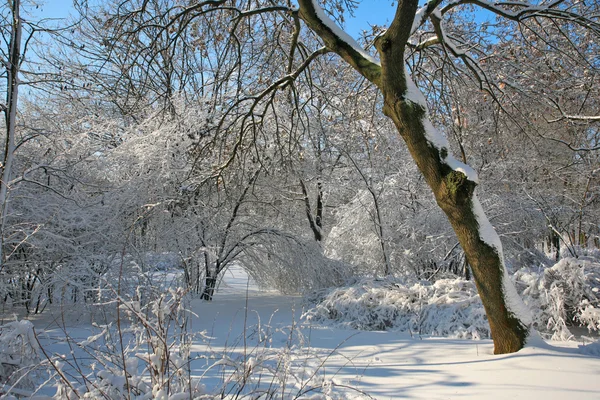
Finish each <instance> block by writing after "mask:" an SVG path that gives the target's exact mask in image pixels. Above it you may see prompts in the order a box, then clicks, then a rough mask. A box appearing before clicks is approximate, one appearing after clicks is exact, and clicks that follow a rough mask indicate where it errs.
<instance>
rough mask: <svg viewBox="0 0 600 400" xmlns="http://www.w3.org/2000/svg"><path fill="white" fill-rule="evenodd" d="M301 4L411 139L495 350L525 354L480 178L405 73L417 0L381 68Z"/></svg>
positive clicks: (515, 301) (390, 38)
mask: <svg viewBox="0 0 600 400" xmlns="http://www.w3.org/2000/svg"><path fill="white" fill-rule="evenodd" d="M298 2H299V4H300V16H301V18H302V19H303V20H304V21H305V22H306V23H307V24H308V26H309V27H310V28H311V29H312V30H313V31H314V32H315V33H317V34H318V35H319V36H320V37H321V38H322V39H323V40H324V41H325V43H326V44H327V47H328V48H329V49H331V50H332V51H335V52H336V53H337V54H339V55H340V56H341V57H342V58H343V59H344V60H346V61H347V62H348V63H349V64H350V65H352V66H353V67H354V68H355V69H356V70H357V71H358V72H360V73H361V74H362V75H363V76H364V77H365V78H367V79H368V80H370V81H371V82H373V83H374V84H375V85H377V86H378V88H379V89H380V90H381V92H382V94H383V99H384V108H383V112H384V113H385V115H386V116H388V117H389V118H391V119H392V121H393V122H394V124H395V126H396V129H397V130H398V133H399V134H400V136H401V137H402V139H404V141H405V142H406V145H407V147H408V150H409V151H410V154H411V155H412V157H413V159H414V160H415V162H416V164H417V166H418V168H419V170H420V171H421V173H422V174H423V176H424V177H425V179H426V181H427V183H428V184H429V186H430V187H431V189H432V191H433V194H434V196H435V199H436V201H437V203H438V205H439V206H440V208H441V209H442V210H443V211H444V212H445V214H446V216H447V217H448V220H449V221H450V223H451V224H452V227H453V228H454V231H455V232H456V235H457V236H458V240H459V242H460V244H461V246H462V248H463V250H464V252H465V255H466V257H467V261H468V263H469V265H470V266H471V270H472V272H473V277H474V279H475V283H476V285H477V290H478V292H479V295H480V297H481V301H482V303H483V305H484V307H485V310H486V314H487V316H488V320H489V324H490V330H491V333H492V338H493V340H494V353H496V354H502V353H511V352H515V351H517V350H519V349H521V348H522V347H523V345H524V344H525V340H526V339H527V335H528V331H529V325H530V324H531V320H530V317H529V315H528V312H527V310H526V309H525V307H524V305H523V304H522V301H521V299H520V298H519V297H518V295H517V293H516V290H515V288H514V286H513V285H512V283H511V282H510V280H509V279H508V275H507V274H506V270H505V268H504V261H503V255H502V246H501V244H500V240H499V238H498V235H497V234H496V232H495V231H494V229H493V228H492V226H491V225H490V223H489V221H488V220H487V217H486V216H485V214H484V213H483V210H482V209H481V205H480V204H479V201H478V200H477V197H476V196H475V187H476V186H477V177H476V174H475V172H474V171H473V170H472V169H471V168H470V167H469V166H467V165H464V164H462V163H460V162H458V161H457V160H456V159H454V158H453V157H452V156H451V155H450V154H449V148H448V144H447V143H446V142H445V139H444V138H443V137H441V136H440V135H438V133H437V132H436V131H435V128H434V127H433V125H432V124H431V122H430V120H429V117H428V115H427V111H426V107H427V103H426V101H425V99H424V98H423V96H422V94H421V93H420V92H419V90H418V89H417V88H416V86H414V83H413V82H412V80H411V79H410V77H409V76H407V72H406V70H405V59H404V50H405V47H406V44H407V43H408V39H409V37H410V35H411V33H412V29H413V25H414V20H415V15H416V11H417V6H418V0H399V1H398V6H397V9H396V15H395V16H394V20H393V21H392V23H391V24H390V26H389V28H388V29H387V30H386V31H385V33H384V34H382V35H381V36H379V37H378V38H377V39H376V41H375V47H376V48H377V51H378V52H379V57H380V60H381V62H380V63H378V62H377V61H375V60H373V59H372V58H371V57H370V56H369V55H367V54H366V53H365V52H364V51H363V50H361V49H360V48H359V47H357V46H355V45H354V44H352V43H351V41H352V39H349V38H348V37H347V35H345V34H343V33H341V32H340V31H339V29H338V28H337V27H335V26H334V25H335V24H334V23H333V22H332V21H331V20H330V19H329V18H328V17H327V16H326V15H325V14H324V13H323V11H322V10H321V9H320V7H319V6H318V5H317V4H316V1H315V0H299V1H298ZM438 5H439V1H438V2H435V1H434V2H429V3H428V6H427V7H426V8H427V9H426V10H425V11H424V12H425V13H427V12H433V9H434V8H435V7H437V6H438ZM430 6H431V7H433V8H432V9H431V10H430V9H429V7H430ZM440 40H443V38H442V39H440Z"/></svg>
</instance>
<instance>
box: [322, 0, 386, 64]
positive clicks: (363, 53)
mask: <svg viewBox="0 0 600 400" xmlns="http://www.w3.org/2000/svg"><path fill="white" fill-rule="evenodd" d="M312 5H313V7H314V9H315V13H316V14H317V18H319V20H320V21H321V22H322V23H323V24H324V25H325V26H327V28H329V29H330V30H331V32H333V34H334V35H335V36H337V37H338V38H339V39H340V40H342V41H343V42H344V43H346V44H347V45H349V46H350V47H352V48H353V49H354V51H356V52H357V53H359V54H360V55H361V56H363V57H364V58H365V59H367V60H368V61H370V62H372V63H373V64H377V65H381V64H380V62H379V60H377V59H376V58H375V57H373V56H371V55H370V54H369V53H367V52H366V51H365V49H363V48H362V46H361V45H359V44H358V43H356V40H354V39H353V38H352V37H351V36H350V35H348V34H347V33H346V32H344V31H343V30H342V29H341V28H340V27H339V26H337V24H336V23H335V22H333V21H332V20H331V18H329V17H328V16H327V15H325V12H324V11H323V9H322V8H321V6H320V5H319V3H318V2H317V1H316V0H312Z"/></svg>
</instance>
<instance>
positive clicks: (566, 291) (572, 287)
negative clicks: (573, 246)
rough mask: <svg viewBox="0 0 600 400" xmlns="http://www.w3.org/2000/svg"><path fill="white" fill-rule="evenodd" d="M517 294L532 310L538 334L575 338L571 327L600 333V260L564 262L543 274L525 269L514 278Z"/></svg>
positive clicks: (594, 258) (584, 257)
mask: <svg viewBox="0 0 600 400" xmlns="http://www.w3.org/2000/svg"><path fill="white" fill-rule="evenodd" d="M514 281H515V283H516V285H517V290H518V291H519V292H520V294H521V296H522V297H523V299H524V300H525V303H526V304H527V305H528V306H529V307H530V308H531V309H532V311H533V315H534V319H535V321H534V324H535V327H536V328H537V329H538V330H539V331H542V332H544V331H549V332H550V333H552V338H553V339H556V340H567V339H569V338H570V337H572V336H573V335H572V333H571V332H570V330H569V327H570V326H581V327H586V328H587V329H588V330H589V331H596V332H597V331H599V330H600V258H597V257H594V255H593V254H591V255H590V256H581V257H580V258H578V259H576V258H563V259H562V260H560V261H559V262H558V263H556V264H555V265H554V266H553V267H551V268H547V269H543V270H533V269H530V268H523V269H520V270H519V271H517V272H516V273H515V275H514Z"/></svg>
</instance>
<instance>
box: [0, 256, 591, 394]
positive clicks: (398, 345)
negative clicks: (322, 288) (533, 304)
mask: <svg viewBox="0 0 600 400" xmlns="http://www.w3.org/2000/svg"><path fill="white" fill-rule="evenodd" d="M302 304H303V302H302V299H301V298H300V297H294V296H282V295H280V294H277V293H274V292H264V291H261V290H259V289H258V288H257V287H256V286H255V285H254V284H253V283H252V282H251V280H249V278H248V276H247V275H246V274H245V273H244V272H243V270H241V269H239V268H237V269H236V268H234V269H232V270H230V271H228V272H227V274H226V276H225V279H224V281H223V282H222V284H221V286H220V288H219V290H218V292H217V294H216V295H215V298H214V301H213V302H210V303H208V302H203V301H200V300H193V301H192V302H191V304H190V305H189V306H190V309H191V311H193V313H194V314H195V315H194V316H193V317H192V318H191V320H190V321H189V325H188V328H189V330H190V331H191V332H205V334H206V336H207V337H208V338H206V337H205V338H204V339H202V338H201V336H200V335H199V336H198V339H197V340H196V341H195V342H193V343H192V346H191V353H190V358H191V359H192V360H193V361H192V362H191V375H192V376H195V377H196V378H198V379H196V380H195V382H199V384H201V385H202V386H203V387H204V389H203V391H204V392H205V393H210V392H211V391H212V389H213V387H217V386H219V385H221V387H223V380H225V381H227V379H229V377H231V376H232V372H231V371H232V369H235V366H236V365H237V366H238V367H239V366H240V365H245V367H244V368H245V369H246V371H248V372H250V371H252V373H248V376H249V377H250V378H248V383H247V386H248V387H250V386H252V385H254V386H253V387H256V388H265V387H268V386H269V385H272V382H273V378H272V376H274V375H286V376H289V377H290V379H288V380H289V382H290V383H289V385H290V387H294V379H295V378H297V381H296V383H295V388H294V389H293V390H287V391H286V392H285V393H286V394H285V395H284V396H281V395H279V398H285V399H289V398H318V399H328V398H331V399H336V398H369V397H372V398H377V399H544V400H550V399H565V398H575V399H600V378H599V377H600V345H599V344H598V343H595V344H592V345H591V346H587V347H583V348H582V347H581V345H582V343H577V342H554V343H552V344H547V343H545V342H543V341H542V340H541V339H533V340H531V343H530V344H529V345H528V346H527V347H526V348H525V349H523V350H522V351H520V352H518V353H516V354H511V355H502V356H495V355H493V354H492V351H493V345H492V342H491V341H490V340H457V339H444V338H429V337H418V336H411V335H410V334H407V333H398V332H376V331H371V332H364V331H356V330H350V329H339V328H334V327H331V326H323V325H319V324H318V323H316V324H315V323H309V322H306V321H303V320H302V319H301V318H300V317H301V315H302V313H303V310H302ZM61 314H62V315H65V316H66V317H67V320H66V321H65V323H66V324H67V326H68V328H67V329H66V332H67V333H68V334H69V335H71V336H73V337H75V338H77V339H78V340H83V339H85V338H86V337H87V336H89V335H90V334H92V333H93V331H94V329H93V328H92V326H91V323H90V318H89V317H88V316H83V315H74V314H72V313H70V312H69V310H63V311H62V312H61ZM50 315H51V313H47V314H46V317H43V318H40V319H39V320H37V321H34V324H35V325H36V329H37V330H38V331H42V330H43V331H44V332H43V334H42V335H40V337H41V340H42V342H44V343H45V344H46V345H47V346H48V347H47V349H48V350H49V351H52V352H54V353H62V354H66V355H67V356H68V354H69V352H71V351H75V352H76V353H78V352H80V350H79V349H72V348H71V349H70V348H69V347H68V346H67V345H66V344H65V342H64V337H65V335H66V332H65V331H64V330H62V329H60V328H56V325H54V324H52V323H50V322H49V320H50V319H51V318H50ZM57 322H58V325H61V324H62V321H57ZM583 353H587V354H583ZM82 354H83V353H82ZM84 358H85V357H84ZM84 358H82V364H85V361H84ZM240 360H242V361H240ZM232 366H233V368H232ZM84 368H85V367H84ZM228 368H229V369H228ZM260 368H263V371H264V372H258V373H257V371H259V369H260ZM235 379H238V380H239V377H237V378H235ZM307 382H308V383H307ZM328 385H329V386H328ZM326 386H327V387H328V388H327V387H326ZM49 389H50V388H46V389H45V390H42V391H40V392H38V394H49V395H51V391H50V390H49ZM235 390H237V389H231V391H232V393H229V397H228V398H235V396H234V395H235ZM0 397H1V396H0ZM186 398H189V397H186ZM209 398H210V397H209ZM248 398H255V397H248Z"/></svg>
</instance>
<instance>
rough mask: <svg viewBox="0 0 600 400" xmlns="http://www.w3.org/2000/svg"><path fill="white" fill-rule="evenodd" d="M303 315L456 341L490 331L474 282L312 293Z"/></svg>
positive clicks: (363, 284)
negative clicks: (446, 337) (447, 337)
mask: <svg viewBox="0 0 600 400" xmlns="http://www.w3.org/2000/svg"><path fill="white" fill-rule="evenodd" d="M309 301H311V302H312V303H315V305H314V307H313V308H312V309H310V310H309V311H308V312H307V313H305V315H304V317H305V318H307V319H308V320H312V321H326V320H335V321H336V322H338V323H340V324H342V325H343V326H347V327H351V328H355V329H364V330H384V329H395V330H401V331H410V332H413V333H418V334H431V335H439V336H450V337H457V338H487V337H489V335H490V329H489V325H488V322H487V318H486V316H485V312H484V309H483V305H482V304H481V300H480V299H479V296H478V295H477V290H476V288H475V285H474V283H473V282H471V281H465V280H461V279H440V280H438V281H436V282H435V283H430V282H425V281H400V280H393V279H385V280H373V279H363V280H361V281H359V282H357V283H354V284H352V285H350V286H346V287H342V288H336V289H329V290H327V291H322V292H319V293H316V294H314V295H313V296H312V297H311V298H310V299H309Z"/></svg>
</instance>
